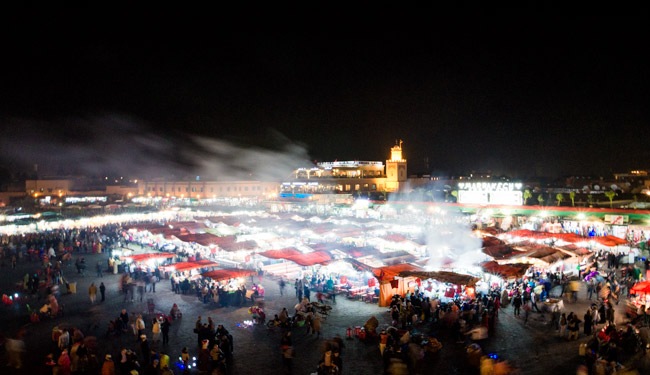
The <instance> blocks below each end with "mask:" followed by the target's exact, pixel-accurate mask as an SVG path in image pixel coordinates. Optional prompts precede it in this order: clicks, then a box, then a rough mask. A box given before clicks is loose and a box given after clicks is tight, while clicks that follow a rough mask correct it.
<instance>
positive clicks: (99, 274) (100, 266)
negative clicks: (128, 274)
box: [95, 260, 104, 277]
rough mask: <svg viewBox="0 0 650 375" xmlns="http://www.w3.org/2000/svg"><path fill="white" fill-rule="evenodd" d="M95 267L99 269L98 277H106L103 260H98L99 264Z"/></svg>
mask: <svg viewBox="0 0 650 375" xmlns="http://www.w3.org/2000/svg"><path fill="white" fill-rule="evenodd" d="M95 269H96V270H97V277H104V274H103V272H102V261H101V260H99V261H97V265H96V266H95Z"/></svg>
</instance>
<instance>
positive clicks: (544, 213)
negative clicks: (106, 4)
mask: <svg viewBox="0 0 650 375" xmlns="http://www.w3.org/2000/svg"><path fill="white" fill-rule="evenodd" d="M539 216H540V217H542V218H544V217H547V216H548V212H546V211H542V212H540V213H539Z"/></svg>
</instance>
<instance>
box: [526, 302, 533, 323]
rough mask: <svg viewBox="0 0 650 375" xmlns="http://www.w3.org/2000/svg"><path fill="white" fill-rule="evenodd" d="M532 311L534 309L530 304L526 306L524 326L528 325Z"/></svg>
mask: <svg viewBox="0 0 650 375" xmlns="http://www.w3.org/2000/svg"><path fill="white" fill-rule="evenodd" d="M531 310H532V308H531V307H530V305H529V304H525V305H524V324H528V316H529V315H530V311H531Z"/></svg>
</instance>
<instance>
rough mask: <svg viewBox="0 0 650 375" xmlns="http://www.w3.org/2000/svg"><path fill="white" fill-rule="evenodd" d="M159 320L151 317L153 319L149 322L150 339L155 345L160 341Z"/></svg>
mask: <svg viewBox="0 0 650 375" xmlns="http://www.w3.org/2000/svg"><path fill="white" fill-rule="evenodd" d="M160 330H161V327H160V322H159V321H158V319H157V318H153V321H152V322H151V334H152V338H151V341H153V344H154V345H156V344H158V342H159V341H160Z"/></svg>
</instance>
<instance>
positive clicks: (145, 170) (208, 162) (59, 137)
mask: <svg viewBox="0 0 650 375" xmlns="http://www.w3.org/2000/svg"><path fill="white" fill-rule="evenodd" d="M4 129H5V131H4V134H2V137H0V147H1V150H2V152H1V153H0V158H2V159H3V160H4V161H5V162H9V163H11V164H12V165H22V166H24V167H31V166H32V165H34V164H38V165H39V170H47V171H49V173H50V174H59V175H62V174H69V175H74V174H82V175H86V176H101V175H106V174H114V175H126V176H137V177H140V178H152V177H165V178H179V179H180V178H186V177H192V176H202V177H205V179H208V178H213V179H218V180H243V179H245V180H262V181H278V180H282V179H284V178H286V177H287V176H288V175H289V174H290V173H291V171H292V170H293V168H295V167H296V166H305V165H309V163H310V161H309V157H308V154H307V151H306V149H305V148H304V147H303V146H301V145H298V144H295V143H292V142H291V141H289V140H286V139H283V140H282V142H281V143H280V144H279V145H278V147H276V149H263V148H260V147H251V146H247V145H245V144H240V145H237V144H234V143H229V142H226V141H223V140H215V139H209V138H206V137H203V138H201V137H196V136H191V135H187V134H183V133H176V134H172V133H170V132H160V131H154V130H153V129H151V128H149V127H147V126H145V125H144V124H142V123H139V122H137V121H135V120H133V119H131V118H129V117H127V116H120V115H107V116H101V117H92V118H73V119H66V120H62V121H59V122H57V123H48V122H44V121H30V120H9V121H5V127H4ZM256 136H258V137H259V136H261V135H259V134H258V135H256Z"/></svg>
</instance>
